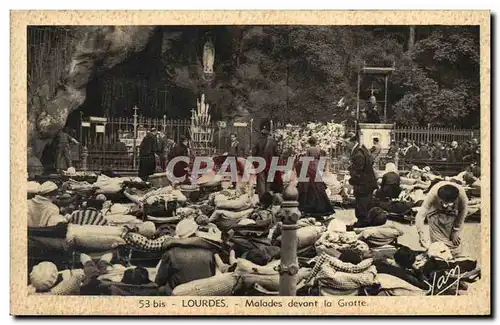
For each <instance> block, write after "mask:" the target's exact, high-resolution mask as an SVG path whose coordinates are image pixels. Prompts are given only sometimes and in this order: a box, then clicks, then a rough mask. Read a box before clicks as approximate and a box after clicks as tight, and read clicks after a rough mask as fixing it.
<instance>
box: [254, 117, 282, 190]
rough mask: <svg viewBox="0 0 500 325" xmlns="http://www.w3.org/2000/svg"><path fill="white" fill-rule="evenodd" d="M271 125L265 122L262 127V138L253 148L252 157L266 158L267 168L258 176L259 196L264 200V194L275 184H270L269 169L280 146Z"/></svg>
mask: <svg viewBox="0 0 500 325" xmlns="http://www.w3.org/2000/svg"><path fill="white" fill-rule="evenodd" d="M270 129H271V124H270V122H268V121H263V122H262V123H261V125H260V138H259V140H258V141H257V143H256V145H255V147H254V148H253V152H252V156H254V157H260V158H264V160H265V161H266V167H265V168H264V170H263V171H262V172H260V173H259V174H258V175H257V194H258V195H259V198H262V196H263V195H264V193H266V192H269V191H270V190H271V185H272V183H273V182H268V181H267V178H268V175H269V168H270V166H271V160H272V158H273V157H275V156H278V146H277V144H276V141H275V140H274V139H273V137H272V135H271V133H270Z"/></svg>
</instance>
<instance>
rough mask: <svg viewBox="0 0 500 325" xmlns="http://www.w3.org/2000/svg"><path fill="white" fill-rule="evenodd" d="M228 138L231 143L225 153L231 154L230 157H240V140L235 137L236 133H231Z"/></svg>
mask: <svg viewBox="0 0 500 325" xmlns="http://www.w3.org/2000/svg"><path fill="white" fill-rule="evenodd" d="M229 138H230V140H231V143H230V144H229V148H228V149H227V155H228V156H231V157H241V156H242V154H241V153H242V152H241V148H240V142H239V141H238V139H237V138H236V134H235V133H231V135H230V136H229Z"/></svg>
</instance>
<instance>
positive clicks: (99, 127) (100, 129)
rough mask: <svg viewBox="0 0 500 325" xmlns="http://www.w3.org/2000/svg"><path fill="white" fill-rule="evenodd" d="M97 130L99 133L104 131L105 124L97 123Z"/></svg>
mask: <svg viewBox="0 0 500 325" xmlns="http://www.w3.org/2000/svg"><path fill="white" fill-rule="evenodd" d="M95 131H96V132H97V133H104V125H96V126H95Z"/></svg>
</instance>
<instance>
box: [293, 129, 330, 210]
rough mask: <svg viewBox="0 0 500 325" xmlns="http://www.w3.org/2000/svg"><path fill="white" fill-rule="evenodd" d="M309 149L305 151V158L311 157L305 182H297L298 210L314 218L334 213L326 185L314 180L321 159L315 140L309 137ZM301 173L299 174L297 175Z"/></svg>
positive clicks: (299, 168)
mask: <svg viewBox="0 0 500 325" xmlns="http://www.w3.org/2000/svg"><path fill="white" fill-rule="evenodd" d="M308 143H309V145H310V147H309V148H308V149H307V151H306V157H312V158H313V160H312V161H309V164H308V166H307V174H306V175H307V178H308V181H306V182H299V183H298V185H297V189H298V191H299V209H300V211H302V212H303V213H308V214H312V215H315V216H326V215H331V214H332V213H334V210H333V207H332V204H331V203H330V199H329V198H328V195H327V194H326V185H325V183H324V182H323V181H322V180H316V174H317V173H318V172H319V173H321V172H322V171H320V170H319V166H320V165H319V159H320V157H321V153H320V149H319V148H318V147H316V138H314V137H311V138H309V141H308ZM297 167H298V170H299V171H301V170H302V167H303V165H302V162H299V163H298V165H297ZM300 174H302V172H299V175H300Z"/></svg>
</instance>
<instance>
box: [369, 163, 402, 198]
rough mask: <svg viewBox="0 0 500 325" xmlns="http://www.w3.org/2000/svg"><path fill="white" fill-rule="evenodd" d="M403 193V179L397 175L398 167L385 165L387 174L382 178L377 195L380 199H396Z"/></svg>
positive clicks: (389, 164)
mask: <svg viewBox="0 0 500 325" xmlns="http://www.w3.org/2000/svg"><path fill="white" fill-rule="evenodd" d="M400 193H401V178H400V177H399V174H398V173H397V167H396V165H395V164H394V163H387V164H386V165H385V172H384V175H383V176H382V182H381V184H380V189H378V190H377V192H376V193H375V197H376V198H378V199H396V198H398V197H399V194H400Z"/></svg>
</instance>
